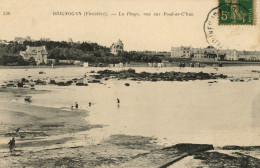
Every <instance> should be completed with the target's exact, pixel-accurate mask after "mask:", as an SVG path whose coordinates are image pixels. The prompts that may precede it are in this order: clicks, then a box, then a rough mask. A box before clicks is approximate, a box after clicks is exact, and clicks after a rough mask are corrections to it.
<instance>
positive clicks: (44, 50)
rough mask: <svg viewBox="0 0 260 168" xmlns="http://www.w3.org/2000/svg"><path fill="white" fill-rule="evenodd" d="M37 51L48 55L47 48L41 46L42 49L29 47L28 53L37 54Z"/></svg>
mask: <svg viewBox="0 0 260 168" xmlns="http://www.w3.org/2000/svg"><path fill="white" fill-rule="evenodd" d="M37 51H41V53H42V54H48V52H47V50H46V48H45V46H40V47H31V46H27V49H26V52H27V53H29V54H30V53H33V52H37Z"/></svg>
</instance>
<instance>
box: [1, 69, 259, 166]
mask: <svg viewBox="0 0 260 168" xmlns="http://www.w3.org/2000/svg"><path fill="white" fill-rule="evenodd" d="M100 69H102V68H99V69H98V68H93V69H84V68H82V67H75V68H57V69H50V68H41V69H11V70H7V69H1V74H3V76H2V78H1V80H3V81H9V80H17V79H21V78H23V77H24V78H28V76H31V77H30V78H31V79H46V80H50V79H56V80H60V81H63V80H67V79H73V78H81V77H82V76H84V74H86V73H87V75H88V73H89V72H90V71H93V70H94V71H98V70H100ZM103 70H104V69H103ZM112 70H115V69H112ZM119 70H120V69H119ZM169 70H174V71H180V72H200V71H203V72H206V73H219V74H225V75H227V76H228V78H227V79H218V80H216V81H217V82H215V83H211V82H212V80H205V81H189V82H178V81H177V82H175V81H174V82H168V81H160V82H150V81H141V82H140V81H131V80H128V79H127V80H117V79H109V80H107V81H103V80H102V83H101V84H100V83H89V85H88V86H74V85H72V86H64V87H63V86H62V87H60V86H56V85H49V84H47V85H36V86H35V89H34V90H31V89H28V88H17V87H7V88H1V90H0V92H1V94H0V101H1V106H0V116H1V117H0V124H1V127H0V157H1V161H0V163H1V166H2V167H192V166H193V167H194V165H196V166H197V167H199V166H201V167H205V166H209V167H210V166H217V167H223V166H236V167H244V166H248V167H255V166H257V165H260V162H259V160H260V148H259V145H260V144H258V142H259V141H257V140H258V138H259V132H257V130H259V124H258V121H259V115H258V112H257V109H258V108H259V105H258V104H257V103H254V102H257V101H258V100H259V97H260V96H259V87H257V86H259V81H258V80H253V78H256V77H260V76H259V73H256V72H252V70H259V67H249V68H248V67H243V68H239V71H236V67H224V68H219V70H218V71H216V70H215V69H214V68H193V69H192V68H184V69H179V68H177V67H176V68H169V69H167V68H165V69H154V68H152V69H149V68H136V71H137V72H142V71H147V72H165V71H169ZM7 71H8V72H7ZM39 71H43V72H45V74H39ZM71 72H73V73H71ZM55 77H56V78H55ZM238 78H239V79H243V82H231V81H230V79H238ZM1 82H2V81H1ZM126 82H128V83H129V84H130V86H129V87H127V86H125V83H126ZM158 84H160V88H158ZM191 86H192V88H191ZM176 88H178V89H176ZM220 89H224V91H221V90H220ZM202 91H203V92H202ZM203 93H204V94H203ZM206 93H207V94H206ZM238 93H240V94H241V95H251V96H248V97H234V95H238ZM197 94H200V100H197V99H196V95H197ZM212 95H214V96H212ZM25 96H32V102H30V103H28V102H25V101H24V97H25ZM225 96H230V98H231V97H232V99H229V100H228V101H227V99H225V101H221V98H223V97H225ZM118 97H119V98H120V100H121V103H120V106H118V105H117V103H116V98H118ZM159 98H160V99H159ZM209 98H210V99H209ZM144 100H145V101H144ZM160 100H167V101H164V102H162V101H160ZM184 100H186V102H185V101H184ZM76 101H77V102H78V103H79V109H75V108H74V109H73V111H72V110H71V108H70V106H71V105H74V103H75V102H76ZM205 101H207V103H206V104H205V103H201V102H205ZM89 102H92V106H91V107H90V106H89V104H88V103H89ZM215 102H218V103H215ZM232 102H236V103H237V105H238V104H240V106H237V105H236V106H235V105H232ZM185 104H186V106H185ZM227 105H229V107H227ZM224 106H226V107H225V108H223V107H224ZM161 107H164V108H161ZM176 107H178V108H176ZM167 109H168V110H167ZM175 109H178V110H175ZM208 109H215V110H212V111H211V112H210V113H209V110H208ZM236 114H237V115H240V116H243V119H239V118H235V117H234V116H235V115H236ZM252 116H253V117H252ZM196 118H197V119H199V118H201V119H202V120H204V122H202V123H198V122H195V121H194V119H196ZM231 119H232V121H231ZM206 120H208V121H206ZM200 121H201V120H200ZM164 123H165V124H167V125H168V128H166V127H165V126H164V125H163V124H164ZM220 125H222V127H221V126H220ZM192 127H193V129H192ZM17 128H20V130H19V132H16V131H15V130H16V129H17ZM231 131H232V133H233V134H230V133H231ZM225 135H228V136H225ZM12 137H15V139H16V146H15V149H14V151H13V152H12V153H10V152H9V149H8V145H7V143H8V142H9V140H10V139H11V138H12ZM202 137H203V138H202ZM249 137H250V138H249ZM196 144H197V145H196ZM203 144H207V145H203ZM196 166H195V167H196Z"/></svg>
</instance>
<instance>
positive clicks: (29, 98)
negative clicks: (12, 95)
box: [24, 96, 32, 102]
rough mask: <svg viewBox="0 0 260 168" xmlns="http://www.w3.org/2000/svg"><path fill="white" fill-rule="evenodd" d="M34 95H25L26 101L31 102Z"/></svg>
mask: <svg viewBox="0 0 260 168" xmlns="http://www.w3.org/2000/svg"><path fill="white" fill-rule="evenodd" d="M31 98H32V96H25V98H24V101H27V102H31V101H32V100H31Z"/></svg>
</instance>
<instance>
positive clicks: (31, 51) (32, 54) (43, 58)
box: [20, 46, 48, 64]
mask: <svg viewBox="0 0 260 168" xmlns="http://www.w3.org/2000/svg"><path fill="white" fill-rule="evenodd" d="M20 55H21V56H22V57H23V58H24V60H35V62H36V64H47V63H48V62H47V57H48V52H47V50H46V48H45V46H40V47H31V46H26V51H20Z"/></svg>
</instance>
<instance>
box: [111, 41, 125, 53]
mask: <svg viewBox="0 0 260 168" xmlns="http://www.w3.org/2000/svg"><path fill="white" fill-rule="evenodd" d="M122 51H124V44H123V42H122V41H121V40H120V39H119V40H118V41H117V42H116V43H113V44H112V46H111V47H110V52H111V53H112V54H114V55H117V54H118V53H119V52H122Z"/></svg>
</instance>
